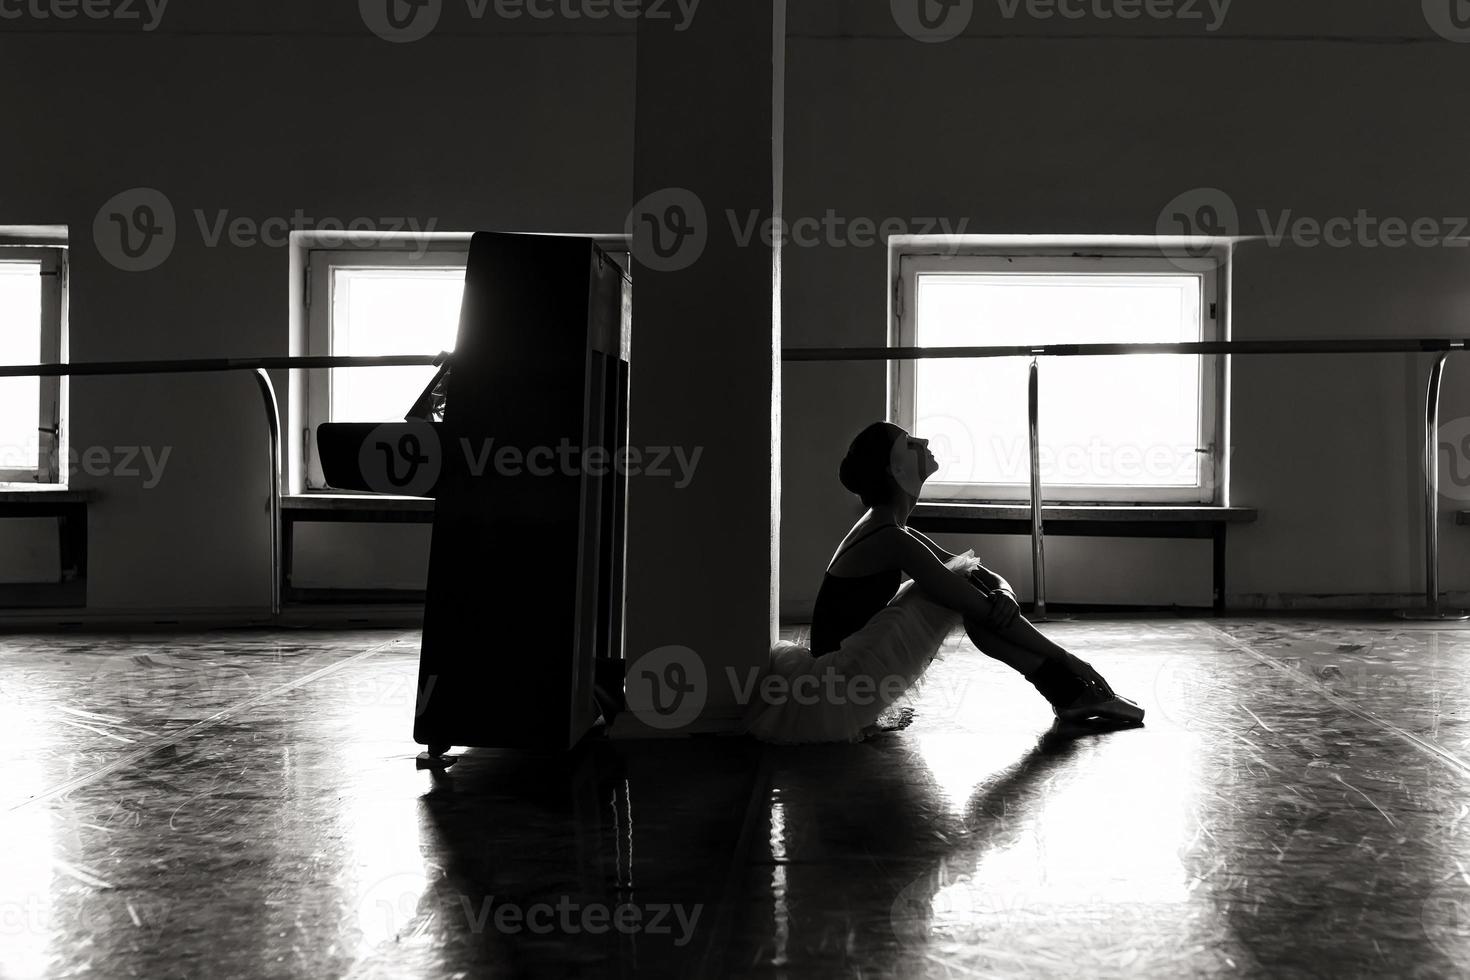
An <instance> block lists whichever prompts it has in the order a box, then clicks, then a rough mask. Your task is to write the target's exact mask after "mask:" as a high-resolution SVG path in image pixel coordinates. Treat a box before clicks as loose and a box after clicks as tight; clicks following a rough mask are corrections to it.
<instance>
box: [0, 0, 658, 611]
mask: <svg viewBox="0 0 1470 980" xmlns="http://www.w3.org/2000/svg"><path fill="white" fill-rule="evenodd" d="M245 6H246V5H224V4H217V3H216V4H210V3H206V2H204V0H173V2H172V3H169V4H168V5H167V7H166V9H165V13H164V16H163V19H162V21H161V22H160V26H158V27H157V29H155V30H152V31H144V30H142V29H141V27H140V25H139V24H138V23H136V22H123V21H118V20H112V21H96V20H90V19H87V18H81V19H78V20H72V21H58V20H56V19H54V18H53V19H47V20H45V21H39V20H35V19H34V18H30V17H27V18H23V19H21V20H11V19H7V20H4V21H3V22H0V31H3V34H0V89H3V91H5V92H6V99H5V107H4V109H3V110H0V112H3V116H0V118H3V122H4V128H3V131H4V132H5V134H6V137H7V150H8V152H6V153H5V154H4V155H3V157H0V224H7V225H13V224H29V223H54V224H65V225H67V226H69V227H70V229H71V242H72V259H71V262H72V265H71V318H70V319H71V334H70V336H71V357H72V359H73V360H78V361H82V360H97V359H107V358H151V357H209V356H254V355H269V354H285V353H287V352H288V345H289V336H288V333H289V331H288V314H289V304H290V298H289V290H290V288H291V283H290V277H289V275H288V249H286V248H276V247H266V246H263V245H260V244H256V245H253V246H250V247H235V246H232V245H230V244H228V242H225V243H223V244H220V245H216V246H214V247H211V246H210V245H209V244H208V243H207V241H206V240H205V235H204V234H203V233H202V232H201V230H200V228H199V226H198V220H197V219H196V216H195V213H194V212H195V210H196V209H198V210H202V211H203V212H205V215H206V221H207V222H213V221H214V220H215V219H216V217H217V215H218V212H219V211H221V210H227V211H228V213H229V217H230V218H235V217H247V218H250V219H253V220H255V221H263V220H265V219H267V218H282V217H284V218H289V217H291V216H292V215H293V214H294V213H295V212H296V210H297V209H301V210H302V211H303V212H304V213H305V215H307V216H310V217H312V218H316V219H320V218H325V217H334V218H337V219H339V220H342V221H347V220H350V219H353V218H359V217H362V218H372V219H386V218H390V217H412V218H415V219H417V220H418V221H419V222H420V224H421V225H424V226H427V224H428V222H430V221H433V222H434V223H435V227H436V229H437V230H439V231H472V230H476V229H503V230H535V231H561V232H607V231H618V230H620V229H621V227H622V223H623V218H624V215H625V214H626V211H627V207H628V195H629V192H630V189H631V161H632V128H633V127H632V119H633V113H632V85H633V63H634V51H635V41H634V37H633V34H632V33H631V31H632V25H630V24H628V23H619V22H615V21H614V22H605V23H598V24H590V23H588V22H585V21H582V22H578V23H568V22H553V23H547V22H535V23H532V22H530V21H527V20H522V21H519V22H514V23H510V22H506V21H503V20H499V19H497V18H496V17H495V16H494V15H493V13H492V14H490V15H487V16H486V17H484V18H482V19H478V20H476V19H474V18H472V17H471V16H470V15H469V14H468V12H467V11H468V10H469V9H470V8H469V7H467V6H466V5H465V4H463V3H460V2H458V0H456V2H453V3H447V4H445V5H444V7H443V15H442V18H441V20H440V22H439V25H438V27H437V29H436V30H435V31H434V32H433V33H432V34H430V35H429V36H427V37H425V38H423V39H422V40H418V41H415V42H412V43H390V42H388V41H386V40H383V39H381V38H379V37H377V36H374V35H373V34H372V33H370V32H369V31H368V30H366V29H365V28H364V26H363V21H362V20H361V19H360V17H359V14H358V10H357V8H358V5H357V4H353V3H344V4H336V5H333V6H332V8H331V9H321V6H324V5H314V4H299V3H286V2H266V3H252V4H250V5H248V9H241V8H242V7H245ZM130 8H131V9H132V10H134V11H140V12H141V11H143V10H145V8H144V7H143V6H142V4H133V5H130ZM6 9H7V10H9V9H11V8H9V7H7V8H6ZM48 9H49V8H48ZM492 10H493V8H492ZM136 187H152V188H156V189H158V190H159V191H162V192H163V193H164V194H165V195H166V196H167V198H168V200H169V201H170V202H171V204H172V206H173V208H174V210H175V213H176V217H177V222H176V224H177V242H176V244H175V245H174V247H173V250H172V252H171V254H169V255H168V256H167V259H166V260H165V261H163V262H162V264H160V265H158V266H157V267H156V268H153V269H151V270H149V271H141V272H127V271H121V270H119V269H118V268H116V267H114V266H113V265H112V264H110V263H109V261H108V260H107V259H106V258H105V257H104V256H103V254H102V253H101V252H99V248H98V245H97V242H96V241H95V240H94V237H93V223H94V219H95V217H96V216H97V214H98V211H99V208H101V207H102V205H103V204H104V202H107V201H109V199H111V198H113V197H114V195H117V194H119V193H120V192H123V191H127V190H129V189H131V188H136ZM276 384H277V388H278V390H279V392H280V393H281V395H282V397H283V398H284V395H285V391H286V379H285V377H284V376H282V377H278V378H277V379H276ZM71 437H72V444H73V446H74V447H77V448H78V449H84V448H86V447H92V446H97V447H115V446H150V447H154V448H155V449H156V450H158V451H162V450H163V449H165V448H166V449H168V450H170V452H171V455H170V457H169V460H168V463H167V467H166V470H165V473H164V478H163V479H162V481H161V482H159V484H158V485H157V486H156V487H154V488H152V489H144V488H143V487H142V486H141V481H140V480H138V479H130V478H126V477H123V476H116V475H113V476H102V477H97V476H92V475H88V474H87V473H78V474H77V475H76V477H75V479H74V480H73V485H75V486H78V487H90V488H93V489H95V491H96V492H97V494H98V495H99V499H98V500H97V502H96V503H95V504H93V505H92V512H91V527H90V530H91V542H90V543H91V565H90V574H89V594H88V604H89V607H90V609H91V610H93V611H102V612H105V611H109V610H141V609H160V610H170V611H189V610H228V609H254V610H259V609H261V608H265V607H267V606H268V603H269V593H268V589H269V572H268V568H269V537H268V526H269V525H268V510H267V482H266V480H267V477H266V471H265V468H264V466H263V465H262V464H263V458H264V454H265V452H266V430H265V426H264V424H263V418H262V409H261V405H260V401H259V396H258V395H257V393H256V390H255V385H254V382H253V381H252V380H251V379H249V378H248V377H245V376H243V375H219V376H194V377H158V378H122V379H101V378H98V379H92V378H83V379H77V380H75V381H74V382H73V384H72V389H71ZM379 553H380V554H382V555H383V560H384V561H393V560H395V556H394V555H393V554H392V553H391V552H379ZM409 561H410V562H413V563H417V562H418V561H419V558H418V556H409ZM314 584H316V583H314Z"/></svg>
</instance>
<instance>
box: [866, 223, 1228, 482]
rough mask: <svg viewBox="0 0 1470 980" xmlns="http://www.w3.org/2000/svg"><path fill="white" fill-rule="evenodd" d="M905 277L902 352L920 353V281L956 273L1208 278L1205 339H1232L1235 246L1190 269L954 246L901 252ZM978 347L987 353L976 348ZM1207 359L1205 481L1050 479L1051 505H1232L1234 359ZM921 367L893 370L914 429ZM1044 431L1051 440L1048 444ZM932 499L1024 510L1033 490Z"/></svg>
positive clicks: (896, 329)
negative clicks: (1109, 483) (1105, 483)
mask: <svg viewBox="0 0 1470 980" xmlns="http://www.w3.org/2000/svg"><path fill="white" fill-rule="evenodd" d="M895 259H896V262H895V266H896V269H897V278H896V281H895V283H894V289H893V292H892V293H891V296H890V304H892V308H891V309H890V314H891V315H890V323H891V325H892V328H891V336H890V342H891V343H893V344H895V345H896V346H902V347H914V346H918V345H917V343H916V339H917V337H916V334H917V329H918V323H917V317H916V312H917V305H916V302H915V298H916V293H917V286H918V278H919V276H921V275H925V274H930V275H932V274H935V273H940V274H944V273H948V274H956V275H964V274H993V273H997V272H1014V273H1038V272H1040V273H1047V272H1053V273H1059V274H1067V273H1070V274H1079V275H1096V274H1099V273H1107V272H1108V271H1110V270H1120V271H1119V274H1125V271H1126V272H1131V273H1133V274H1139V275H1169V276H1188V277H1194V278H1197V279H1198V280H1199V281H1200V333H1201V336H1200V338H1199V339H1200V340H1202V341H1213V340H1225V339H1228V335H1229V327H1228V322H1229V321H1228V311H1227V301H1228V294H1227V287H1228V284H1229V275H1230V250H1229V247H1228V245H1215V246H1212V247H1210V248H1209V249H1208V250H1207V254H1205V255H1204V256H1203V257H1191V258H1190V260H1189V262H1187V263H1184V262H1181V261H1180V260H1179V259H1177V258H1172V257H1171V256H1170V255H1169V253H1167V252H1164V251H1161V250H1160V249H1157V248H1154V249H1149V248H1146V247H1140V248H1129V247H1103V248H1077V247H1053V248H1045V247H1037V248H1017V247H1009V248H1006V247H1000V248H996V247H989V248H972V249H964V248H957V247H956V246H955V245H953V244H952V243H951V244H950V245H949V246H948V247H945V248H943V249H939V248H925V247H923V246H919V247H910V248H904V249H900V250H897V251H896V253H895ZM976 346H984V345H983V344H981V343H977V344H976ZM1046 360H1047V359H1045V358H1043V364H1042V368H1041V388H1040V396H1041V400H1042V403H1043V404H1045V401H1046V364H1045V363H1044V362H1045V361H1046ZM1198 361H1199V368H1198V370H1199V386H1198V390H1199V398H1200V406H1199V408H1200V412H1199V419H1200V424H1199V431H1198V432H1197V433H1196V452H1197V453H1199V454H1200V455H1202V456H1203V457H1204V459H1203V460H1202V465H1201V468H1200V479H1199V482H1198V483H1197V484H1196V485H1195V486H1192V487H1174V486H1157V485H1153V486H1150V485H1144V486H1113V487H1099V486H1083V485H1077V484H1057V483H1049V482H1043V484H1042V499H1043V502H1044V503H1048V504H1050V503H1057V504H1112V505H1115V506H1116V505H1138V506H1147V505H1161V504H1164V505H1190V504H1193V505H1200V504H1206V505H1215V506H1223V505H1224V504H1225V503H1226V502H1227V501H1228V499H1229V490H1228V486H1227V483H1228V470H1227V464H1228V455H1229V454H1228V450H1226V449H1224V448H1223V447H1226V446H1228V443H1227V434H1226V420H1227V418H1228V411H1227V404H1226V393H1227V390H1228V377H1229V363H1228V362H1229V359H1228V358H1227V357H1223V356H1219V355H1202V356H1199V358H1198ZM916 369H917V363H916V362H915V361H911V360H910V361H894V362H890V364H889V372H888V396H889V398H888V400H889V416H890V417H891V418H894V419H896V421H897V422H898V424H900V425H902V426H904V427H905V428H908V429H910V430H911V431H912V429H913V426H914V424H915V422H916V419H915V412H916V405H915V402H914V398H913V395H914V390H915V380H914V379H915V374H916ZM1044 436H1045V433H1043V438H1044ZM924 497H925V499H941V500H954V501H965V502H972V503H998V504H1015V503H1018V502H1029V501H1030V499H1031V488H1030V485H1029V483H1025V484H995V483H930V484H926V485H925V493H924Z"/></svg>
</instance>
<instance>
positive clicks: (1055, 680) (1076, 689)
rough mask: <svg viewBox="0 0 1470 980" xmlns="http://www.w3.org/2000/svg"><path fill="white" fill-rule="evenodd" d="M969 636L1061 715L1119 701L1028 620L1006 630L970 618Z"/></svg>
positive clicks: (1021, 618) (1099, 678)
mask: <svg viewBox="0 0 1470 980" xmlns="http://www.w3.org/2000/svg"><path fill="white" fill-rule="evenodd" d="M965 632H966V633H967V634H969V637H970V642H971V643H973V644H975V646H976V647H977V648H978V649H979V650H980V652H981V653H983V654H985V655H986V656H987V657H991V658H992V659H995V660H999V661H1000V662H1001V663H1003V664H1005V665H1006V666H1008V667H1010V668H1011V669H1012V670H1015V671H1017V672H1018V673H1020V674H1022V675H1023V676H1025V678H1026V679H1027V680H1028V681H1030V682H1031V683H1032V684H1033V685H1034V686H1035V687H1036V689H1037V690H1038V691H1039V692H1040V693H1041V695H1042V696H1043V697H1045V698H1046V700H1047V701H1048V702H1050V703H1051V705H1052V706H1053V707H1054V708H1057V709H1060V711H1075V710H1076V709H1077V707H1078V706H1079V705H1080V706H1087V705H1099V704H1102V703H1104V702H1107V701H1110V700H1114V699H1116V695H1115V694H1114V693H1113V689H1112V688H1111V687H1109V686H1108V682H1107V681H1105V680H1103V677H1102V675H1101V674H1099V673H1098V672H1097V671H1096V670H1094V669H1093V667H1092V665H1091V664H1089V663H1087V662H1086V661H1085V660H1081V659H1079V658H1078V657H1075V656H1073V655H1072V654H1071V653H1068V652H1067V651H1066V650H1065V649H1064V648H1062V647H1060V646H1058V645H1057V644H1056V643H1053V642H1052V641H1051V640H1049V639H1047V638H1046V637H1045V636H1043V635H1042V634H1041V632H1040V631H1039V630H1038V629H1037V628H1036V627H1035V626H1034V625H1032V624H1031V622H1030V621H1029V620H1027V619H1026V617H1024V616H1017V617H1016V618H1015V620H1013V621H1012V622H1011V624H1010V625H1009V626H1007V627H1006V628H1005V629H996V628H995V627H993V626H991V625H990V624H988V623H985V622H983V621H981V620H976V619H969V618H967V619H966V620H965ZM1134 707H1136V706H1134ZM1060 711H1059V713H1060ZM1139 716H1140V718H1141V712H1140V713H1139Z"/></svg>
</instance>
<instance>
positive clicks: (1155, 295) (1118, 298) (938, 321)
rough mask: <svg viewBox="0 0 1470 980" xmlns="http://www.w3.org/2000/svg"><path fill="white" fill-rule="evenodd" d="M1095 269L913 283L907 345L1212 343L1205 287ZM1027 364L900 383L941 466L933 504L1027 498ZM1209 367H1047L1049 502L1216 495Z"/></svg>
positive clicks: (916, 374)
mask: <svg viewBox="0 0 1470 980" xmlns="http://www.w3.org/2000/svg"><path fill="white" fill-rule="evenodd" d="M992 264H994V263H992ZM1043 264H1044V263H1041V262H1036V263H1033V266H1041V265H1043ZM1056 264H1057V265H1066V263H1065V262H1058V263H1056ZM1093 266H1094V268H1097V271H1090V270H1089V271H1079V272H1073V271H1044V270H1043V271H979V272H976V271H954V272H951V271H944V272H923V271H921V272H918V273H917V274H915V275H913V276H912V277H911V278H910V279H909V280H908V289H909V293H908V295H909V296H910V297H911V303H912V307H911V309H912V313H911V316H912V323H911V325H910V326H908V327H907V328H906V329H907V330H910V331H911V332H910V333H908V335H907V336H908V338H910V339H911V340H912V342H913V343H914V344H915V346H918V347H973V346H986V347H989V346H1010V345H1017V346H1032V345H1041V344H1105V343H1129V344H1132V343H1179V342H1195V341H1200V340H1206V339H1209V336H1207V333H1206V330H1207V323H1206V320H1207V318H1208V317H1209V316H1210V314H1209V313H1208V312H1207V311H1208V310H1209V308H1210V302H1211V300H1212V295H1211V294H1208V293H1207V290H1208V285H1207V280H1206V277H1205V276H1203V275H1200V274H1194V273H1170V272H1160V271H1154V272H1139V271H1124V270H1121V269H1120V270H1119V271H1111V270H1106V269H1104V268H1100V267H1098V266H1099V263H1097V262H1096V261H1094V262H1093ZM1030 360H1031V359H1030V358H1029V357H1007V358H989V359H959V360H947V359H946V360H937V359H936V360H920V361H918V362H916V363H915V364H914V366H913V367H912V369H911V371H910V372H909V373H908V374H907V375H906V376H905V384H903V385H902V387H906V388H908V389H909V390H907V391H904V392H903V395H904V396H905V397H906V398H910V399H911V401H910V402H909V403H908V404H907V405H906V406H905V408H906V415H907V421H908V422H909V423H910V427H911V428H912V430H913V431H914V432H915V434H917V435H919V436H921V437H925V438H928V439H929V440H930V442H931V445H930V448H931V449H932V450H933V452H934V454H935V456H936V457H937V458H938V460H939V464H940V470H939V472H938V473H936V474H935V475H934V476H933V477H932V478H931V480H930V487H931V489H932V490H934V491H935V492H934V493H933V494H931V495H933V496H961V497H967V496H968V497H975V498H978V499H1029V489H1030V481H1031V467H1030V456H1029V451H1030V450H1029V445H1030V438H1029V431H1028V429H1029V425H1028V418H1027V405H1028V394H1027V388H1028V381H1029V374H1030ZM1206 360H1207V359H1205V358H1200V357H1196V356H1192V355H1174V354H1166V355H1134V356H1121V357H1066V358H1062V357H1056V358H1043V359H1042V361H1041V378H1040V405H1041V410H1040V415H1039V422H1040V435H1041V453H1040V455H1041V478H1042V483H1043V486H1044V491H1043V492H1044V493H1045V495H1046V497H1047V498H1048V499H1070V500H1097V501H1131V502H1148V501H1163V500H1187V499H1204V498H1206V497H1208V496H1209V495H1210V494H1211V493H1212V492H1213V483H1212V475H1213V473H1212V471H1213V467H1212V462H1211V455H1210V454H1211V450H1212V447H1210V445H1209V443H1210V442H1211V441H1212V437H1210V436H1209V435H1208V434H1207V432H1208V430H1209V429H1210V427H1211V426H1212V425H1213V416H1212V415H1211V414H1209V399H1210V398H1211V397H1212V394H1213V390H1214V386H1213V385H1212V384H1210V383H1209V381H1208V377H1209V370H1210V365H1209V364H1207V363H1206Z"/></svg>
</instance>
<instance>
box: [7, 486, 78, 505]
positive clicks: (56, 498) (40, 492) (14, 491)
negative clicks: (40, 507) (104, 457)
mask: <svg viewBox="0 0 1470 980" xmlns="http://www.w3.org/2000/svg"><path fill="white" fill-rule="evenodd" d="M96 499H97V493H96V491H93V490H74V489H72V488H70V487H64V486H61V485H60V484H54V483H0V503H7V504H24V503H44V504H85V503H89V502H91V501H93V500H96Z"/></svg>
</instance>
